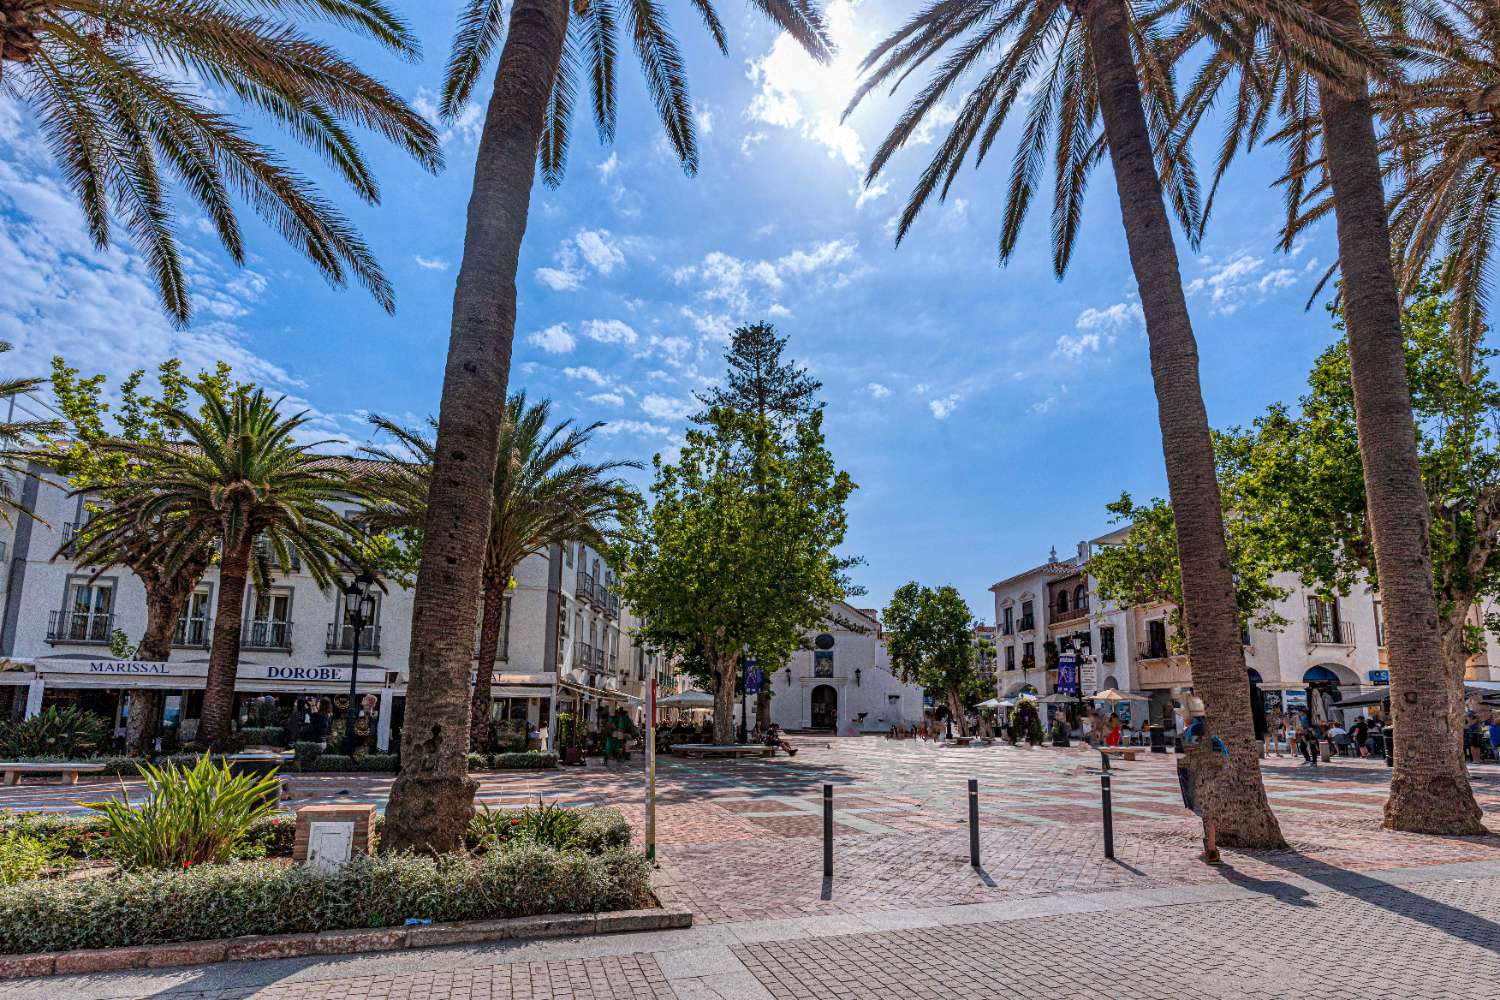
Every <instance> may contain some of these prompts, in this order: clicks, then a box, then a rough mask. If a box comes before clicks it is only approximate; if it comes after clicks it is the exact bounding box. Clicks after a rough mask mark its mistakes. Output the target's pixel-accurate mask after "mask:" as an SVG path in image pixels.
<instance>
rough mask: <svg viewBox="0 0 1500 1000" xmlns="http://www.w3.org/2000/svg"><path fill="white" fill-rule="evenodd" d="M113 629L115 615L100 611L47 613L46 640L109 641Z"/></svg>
mask: <svg viewBox="0 0 1500 1000" xmlns="http://www.w3.org/2000/svg"><path fill="white" fill-rule="evenodd" d="M114 630H115V616H114V615H112V614H107V613H105V612H102V611H49V612H48V613H47V641H48V642H77V643H97V644H99V645H104V644H106V643H108V642H109V636H110V633H111V632H113V631H114Z"/></svg>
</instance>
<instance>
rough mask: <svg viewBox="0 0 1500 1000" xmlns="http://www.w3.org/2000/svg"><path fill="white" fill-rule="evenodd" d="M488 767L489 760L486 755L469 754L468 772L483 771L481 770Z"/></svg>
mask: <svg viewBox="0 0 1500 1000" xmlns="http://www.w3.org/2000/svg"><path fill="white" fill-rule="evenodd" d="M489 766H490V758H489V755H488V754H482V753H471V754H469V770H471V771H483V770H485V769H487V768H488V767H489Z"/></svg>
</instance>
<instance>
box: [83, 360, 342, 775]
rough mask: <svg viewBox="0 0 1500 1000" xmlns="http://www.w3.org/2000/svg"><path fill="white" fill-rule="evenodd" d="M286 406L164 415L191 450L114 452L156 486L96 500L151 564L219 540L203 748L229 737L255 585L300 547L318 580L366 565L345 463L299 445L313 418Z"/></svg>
mask: <svg viewBox="0 0 1500 1000" xmlns="http://www.w3.org/2000/svg"><path fill="white" fill-rule="evenodd" d="M281 403H282V400H281V399H276V400H273V399H271V398H270V397H269V396H267V395H266V393H265V392H264V391H263V390H260V389H256V390H253V391H247V390H239V391H236V392H234V393H232V394H231V395H229V396H228V398H222V397H220V396H218V395H217V394H214V393H205V394H203V407H202V415H201V416H193V415H191V414H189V413H187V412H185V411H184V410H182V409H180V408H165V409H164V410H163V411H162V415H161V416H162V420H163V421H164V422H165V423H168V424H169V425H171V426H173V427H175V428H178V429H180V430H181V432H182V442H181V443H154V442H122V443H120V444H118V445H116V446H115V447H117V448H120V449H122V450H124V451H126V452H127V453H129V454H131V455H134V456H137V457H139V458H140V459H142V460H144V461H148V462H150V463H151V464H152V476H151V479H150V483H149V488H146V489H142V488H140V487H139V486H138V485H137V484H136V483H134V482H122V483H116V484H110V485H106V486H104V487H103V488H101V489H100V490H99V494H98V495H99V500H100V503H101V505H103V506H104V507H105V508H107V509H108V511H109V515H108V516H109V517H110V519H111V521H112V522H113V523H116V524H120V525H126V524H128V525H129V526H130V527H131V530H133V531H135V532H139V533H140V536H141V537H143V538H146V539H149V542H148V543H147V544H145V545H144V546H143V553H144V555H143V556H142V558H148V559H151V560H156V561H159V562H160V563H161V564H162V565H163V566H164V567H166V570H167V571H169V572H178V571H181V570H182V568H183V567H184V565H186V561H187V560H189V559H191V558H193V557H194V555H195V554H196V553H198V552H200V551H201V547H202V545H203V544H204V542H205V540H207V539H214V540H216V541H217V543H218V546H219V594H218V600H217V605H216V608H215V615H216V617H215V619H214V630H213V644H212V647H211V649H210V652H209V657H208V681H207V684H206V686H205V690H204V694H203V717H202V720H201V722H200V723H199V728H198V739H197V742H198V743H199V745H201V746H205V747H217V746H219V745H220V744H222V743H223V742H224V740H225V738H226V737H227V736H228V735H229V727H230V720H231V716H232V713H233V709H234V686H235V675H236V672H237V670H238V668H239V657H240V626H241V621H242V618H243V610H244V600H245V587H246V584H247V582H248V581H249V579H250V578H251V577H252V576H253V578H254V580H255V585H256V586H257V587H264V586H265V585H266V584H267V583H268V582H269V580H270V579H271V576H272V564H273V563H274V564H275V565H276V566H290V565H292V562H293V556H292V554H293V553H294V552H295V553H296V558H297V560H299V561H300V564H301V566H302V567H303V568H305V569H306V570H307V572H308V573H309V574H310V575H311V576H312V578H313V579H314V580H316V581H317V582H318V583H319V584H321V585H323V586H331V585H332V584H333V583H334V582H335V581H336V580H337V578H338V575H339V571H340V569H341V568H342V567H344V566H348V565H357V564H358V563H359V562H360V560H361V549H360V545H359V539H358V537H357V535H356V533H355V532H353V531H352V530H351V526H350V524H349V523H348V522H347V521H345V520H344V518H343V517H342V516H341V515H340V514H339V513H338V512H337V511H336V510H335V509H334V507H333V506H332V505H334V504H342V503H346V502H347V501H348V500H349V498H350V496H351V489H352V487H351V483H350V480H349V478H348V476H347V474H346V473H345V472H344V471H343V465H344V463H342V462H340V461H339V460H337V459H330V458H329V457H328V456H326V455H319V454H316V453H315V452H314V451H313V450H312V449H313V448H315V447H318V446H319V445H321V444H327V443H328V442H315V443H312V444H303V443H299V442H298V441H297V440H296V438H297V434H298V432H299V431H300V430H301V428H302V426H303V425H304V424H305V423H306V420H307V417H306V414H305V413H297V414H294V415H292V416H285V415H283V414H282V413H281ZM179 608H180V605H174V606H173V607H172V609H171V610H172V614H174V615H175V614H176V613H177V611H178V609H179Z"/></svg>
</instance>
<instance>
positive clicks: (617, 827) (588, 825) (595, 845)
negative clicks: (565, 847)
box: [573, 806, 630, 854]
mask: <svg viewBox="0 0 1500 1000" xmlns="http://www.w3.org/2000/svg"><path fill="white" fill-rule="evenodd" d="M578 811H579V812H580V813H581V814H582V816H583V819H582V822H580V823H579V824H578V828H577V829H576V830H574V831H573V845H574V847H576V848H577V849H578V850H580V851H583V852H584V853H585V854H604V853H606V852H608V851H614V850H621V849H624V848H627V847H629V846H630V824H629V823H627V822H625V817H624V816H621V815H620V810H618V809H612V808H610V807H608V806H598V807H596V808H593V809H580V810H578Z"/></svg>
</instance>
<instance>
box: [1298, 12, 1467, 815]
mask: <svg viewBox="0 0 1500 1000" xmlns="http://www.w3.org/2000/svg"><path fill="white" fill-rule="evenodd" d="M1323 6H1324V13H1326V14H1328V15H1330V16H1333V17H1340V18H1349V17H1355V16H1357V13H1358V12H1357V11H1356V10H1355V9H1354V8H1353V6H1352V5H1349V4H1345V3H1342V2H1340V3H1337V4H1326V5H1323ZM1318 102H1319V106H1320V109H1321V116H1322V124H1323V152H1324V155H1325V157H1326V159H1327V162H1328V172H1329V177H1330V179H1331V182H1332V187H1333V204H1334V214H1335V217H1336V218H1337V221H1338V239H1339V268H1340V270H1341V272H1342V274H1343V289H1342V293H1341V294H1342V298H1343V307H1344V322H1345V328H1346V330H1347V332H1348V338H1349V368H1350V371H1351V373H1352V375H1353V382H1354V417H1355V425H1356V427H1357V428H1358V430H1359V453H1360V460H1361V462H1362V463H1363V465H1364V476H1365V498H1366V499H1365V504H1366V510H1367V516H1368V517H1369V519H1370V530H1371V535H1372V536H1373V538H1374V542H1375V568H1376V575H1377V577H1378V579H1379V582H1380V599H1381V604H1382V607H1383V609H1384V612H1385V644H1386V655H1387V657H1388V663H1389V667H1390V672H1391V715H1392V723H1393V725H1394V726H1395V755H1394V768H1393V770H1392V772H1391V794H1390V798H1389V799H1387V800H1386V804H1385V825H1386V826H1388V827H1391V828H1393V829H1397V830H1407V831H1411V832H1414V833H1435V834H1477V833H1483V832H1484V825H1483V824H1482V823H1481V822H1480V816H1481V812H1480V809H1479V806H1478V804H1477V803H1476V802H1475V801H1474V791H1473V789H1472V788H1471V787H1470V786H1469V775H1468V772H1467V770H1465V767H1464V762H1463V734H1462V732H1461V731H1460V730H1458V729H1456V728H1455V726H1454V724H1453V713H1452V712H1451V711H1450V706H1451V703H1452V701H1453V699H1454V698H1455V694H1456V697H1457V700H1459V701H1462V700H1463V694H1462V683H1463V677H1462V674H1460V675H1459V676H1458V677H1457V678H1451V677H1449V671H1448V669H1447V665H1446V664H1445V662H1444V657H1443V649H1442V645H1441V642H1440V639H1439V636H1438V608H1437V595H1436V593H1435V592H1434V590H1433V578H1432V550H1431V540H1430V536H1429V534H1428V529H1429V524H1428V517H1429V510H1428V498H1427V494H1426V491H1425V490H1424V489H1423V487H1422V468H1421V465H1420V464H1419V463H1418V460H1417V443H1416V423H1415V421H1414V419H1413V418H1412V412H1411V390H1410V387H1409V386H1408V385H1407V380H1406V354H1405V338H1404V335H1403V333H1402V331H1401V297H1400V292H1399V290H1398V288H1397V285H1396V276H1395V272H1394V271H1393V270H1392V268H1391V236H1390V230H1389V229H1388V228H1387V224H1386V203H1385V188H1384V185H1383V183H1382V179H1381V172H1380V156H1379V151H1378V147H1377V145H1376V139H1375V121H1374V114H1373V111H1372V109H1371V106H1370V98H1369V90H1368V87H1367V86H1366V84H1365V82H1364V81H1363V80H1360V81H1359V82H1358V83H1357V84H1355V83H1345V84H1343V85H1342V86H1338V85H1334V84H1333V83H1331V82H1329V81H1326V80H1325V81H1320V82H1319V84H1318ZM1455 685H1457V686H1458V690H1457V692H1455V691H1454V690H1453V688H1454V686H1455Z"/></svg>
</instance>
